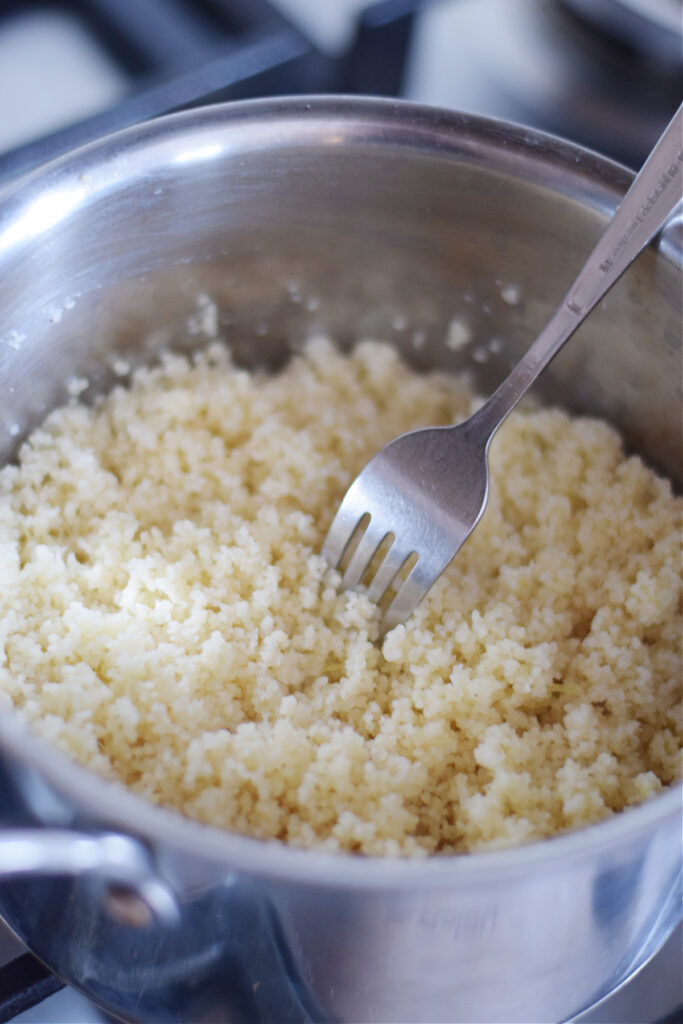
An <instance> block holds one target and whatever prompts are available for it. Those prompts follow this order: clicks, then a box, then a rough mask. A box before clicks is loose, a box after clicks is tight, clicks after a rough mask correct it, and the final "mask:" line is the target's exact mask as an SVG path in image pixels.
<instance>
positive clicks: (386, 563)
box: [368, 541, 410, 603]
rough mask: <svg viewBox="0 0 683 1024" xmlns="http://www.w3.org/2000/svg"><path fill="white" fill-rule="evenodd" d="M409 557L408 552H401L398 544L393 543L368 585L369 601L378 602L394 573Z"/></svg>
mask: <svg viewBox="0 0 683 1024" xmlns="http://www.w3.org/2000/svg"><path fill="white" fill-rule="evenodd" d="M409 557H410V552H406V551H405V550H402V549H401V548H400V546H399V544H398V543H397V542H396V541H394V543H393V544H392V545H391V547H390V548H389V550H388V551H387V553H386V555H385V556H384V560H383V561H382V563H381V564H380V566H379V568H378V569H377V572H376V573H375V575H374V576H373V577H372V579H371V581H370V583H369V584H368V597H369V598H370V600H371V601H375V602H376V603H377V602H378V601H379V599H380V598H381V596H382V594H383V593H384V591H385V590H386V589H387V587H388V586H390V585H391V582H392V580H393V578H394V576H395V575H396V573H397V572H398V571H399V569H400V568H401V566H402V565H403V563H404V562H405V561H406V559H407V558H409Z"/></svg>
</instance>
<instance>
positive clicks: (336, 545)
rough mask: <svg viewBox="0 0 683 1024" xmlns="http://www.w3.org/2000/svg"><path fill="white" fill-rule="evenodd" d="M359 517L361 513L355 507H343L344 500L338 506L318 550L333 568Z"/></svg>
mask: <svg viewBox="0 0 683 1024" xmlns="http://www.w3.org/2000/svg"><path fill="white" fill-rule="evenodd" d="M361 519H362V515H360V514H358V513H357V512H356V511H355V509H350V508H349V507H348V506H346V507H345V505H344V502H342V504H341V505H340V506H339V509H338V510H337V514H336V516H335V517H334V519H333V520H332V524H331V525H330V529H329V531H328V533H327V537H325V540H324V542H323V546H322V548H321V551H320V553H321V555H322V556H323V558H325V559H326V560H327V561H328V562H329V563H330V565H331V566H333V567H334V568H335V569H336V568H337V566H338V565H339V563H340V562H341V560H342V555H343V554H344V552H345V551H346V548H347V546H348V544H349V541H350V540H351V538H352V537H353V534H354V532H355V530H356V527H357V526H358V524H359V522H360V520H361Z"/></svg>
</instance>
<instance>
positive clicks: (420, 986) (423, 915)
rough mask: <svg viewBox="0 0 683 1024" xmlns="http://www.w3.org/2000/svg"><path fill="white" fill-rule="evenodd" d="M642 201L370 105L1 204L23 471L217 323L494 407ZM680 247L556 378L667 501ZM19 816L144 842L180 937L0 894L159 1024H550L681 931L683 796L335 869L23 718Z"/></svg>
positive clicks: (246, 336) (513, 137) (574, 158)
mask: <svg viewBox="0 0 683 1024" xmlns="http://www.w3.org/2000/svg"><path fill="white" fill-rule="evenodd" d="M629 181H630V176H629V174H628V172H626V171H624V170H623V169H621V168H619V167H617V166H615V165H613V164H610V163H609V162H607V161H604V160H602V159H601V158H599V157H596V156H595V155H593V154H590V153H586V152H584V151H581V150H580V149H577V148H575V147H573V146H571V145H567V144H565V143H562V142H559V141H558V140H556V139H552V138H548V137H544V136H541V135H538V134H536V133H533V132H529V131H525V130H523V129H519V128H513V127H511V126H509V125H506V124H503V123H500V122H493V121H485V120H478V119H475V118H468V117H464V116H460V115H457V114H453V113H446V112H442V111H434V110H428V109H425V108H419V107H413V106H410V105H403V104H400V103H393V102H381V101H370V100H367V101H360V100H344V99H318V100H316V99H300V100H272V101H266V102H256V103H247V104H236V105H234V106H230V107H225V108H220V107H217V108H212V109H210V110H207V111H197V112H193V113H191V114H185V115H179V116H177V117H174V118H170V119H167V120H164V121H160V122H157V123H154V124H152V125H146V126H143V127H140V128H136V129H134V130H131V131H127V132H125V133H123V134H122V135H120V136H117V137H113V138H111V139H107V140H104V141H103V142H102V143H100V144H97V145H94V146H92V147H89V148H87V149H85V150H82V151H80V152H78V153H76V154H74V155H73V156H72V157H70V158H67V159H65V160H62V161H59V162H58V163H55V164H53V165H51V166H49V167H47V168H45V169H44V170H42V171H41V172H39V173H37V174H36V175H34V176H33V177H31V178H30V179H27V180H25V181H23V182H21V183H20V184H18V185H17V186H16V188H14V189H13V190H12V191H8V192H6V193H5V194H4V196H3V197H1V198H0V309H1V310H2V319H1V324H2V326H1V327H0V394H1V396H2V397H1V400H0V458H3V459H11V458H12V457H13V456H14V455H15V454H16V452H17V449H18V445H19V444H20V442H21V438H22V436H24V435H25V434H26V433H27V432H28V431H29V430H30V429H31V427H32V426H34V425H35V424H36V423H37V422H39V421H40V420H41V418H42V417H44V415H45V414H46V412H47V411H48V410H49V409H51V408H53V407H54V406H55V404H56V403H58V402H61V401H64V400H68V397H69V393H70V382H71V390H72V391H73V380H74V378H78V380H79V382H80V383H78V388H80V387H81V383H82V382H83V381H87V382H88V387H87V388H86V390H85V391H84V392H83V397H85V399H86V400H91V399H92V398H94V397H95V395H97V394H98V393H99V392H101V391H102V390H103V389H106V388H107V387H109V386H111V384H112V383H113V382H115V381H118V380H120V379H121V377H120V376H118V375H117V374H121V373H122V372H123V371H122V369H121V368H122V366H123V363H124V361H125V362H126V363H127V364H129V365H130V366H134V365H137V364H140V363H143V362H149V360H150V359H153V358H154V357H155V355H156V354H157V353H158V352H159V351H160V350H161V349H164V348H165V349H172V350H178V351H187V350H188V349H189V348H191V347H193V346H195V345H197V344H203V343H204V342H205V341H206V335H205V334H202V324H204V320H205V318H203V317H202V311H203V310H205V309H206V308H207V307H206V302H207V300H211V302H213V303H215V305H216V307H217V310H218V314H217V328H218V331H219V333H220V334H222V335H224V336H225V338H226V339H227V341H228V342H229V344H230V345H231V347H232V350H233V353H234V356H235V359H236V360H238V361H239V362H243V363H245V364H250V365H264V366H273V367H276V366H278V365H281V364H282V362H283V361H284V360H285V359H286V358H287V355H288V352H289V351H290V350H291V349H292V347H295V346H296V344H297V343H298V342H300V341H301V339H302V338H303V337H305V336H306V335H307V333H309V332H313V331H320V330H328V331H330V332H331V333H332V334H333V335H334V336H335V337H336V338H337V339H338V340H339V341H340V343H341V344H349V343H350V342H351V341H352V340H353V339H354V338H358V337H359V336H375V337H377V336H380V337H385V338H387V339H389V340H392V341H393V342H394V343H395V344H396V345H397V347H399V348H400V349H401V351H402V352H404V353H405V355H406V357H407V358H409V359H411V360H412V362H413V363H414V364H415V365H416V366H418V367H442V368H449V369H454V370H457V369H462V368H464V367H467V368H468V369H470V370H471V372H472V374H473V376H474V378H475V381H476V383H477V385H478V386H479V387H481V388H482V389H486V391H491V390H493V389H494V388H495V386H497V384H498V383H499V382H500V380H502V379H503V377H504V376H505V374H506V372H508V371H509V369H510V368H511V366H512V365H514V363H515V362H516V361H517V360H518V359H519V357H520V355H521V353H522V352H523V351H524V349H525V346H526V339H528V338H529V337H531V336H533V335H534V334H535V333H536V332H538V330H539V329H540V327H541V326H542V324H543V323H544V322H545V321H547V319H548V318H549V316H550V313H551V312H552V309H553V308H554V307H555V306H556V305H557V304H558V302H559V300H560V298H561V295H562V292H563V290H564V288H563V282H566V280H567V279H568V278H569V277H570V276H571V272H572V267H574V266H576V265H577V264H578V263H579V262H580V261H581V259H582V257H583V254H584V253H585V251H586V249H587V248H590V245H591V243H592V242H594V241H595V240H596V239H597V238H598V237H599V236H600V234H601V233H602V230H603V229H604V225H605V223H606V221H607V219H608V217H609V216H610V215H611V214H612V212H613V210H614V208H615V206H616V204H617V202H618V200H619V198H620V197H621V195H623V193H624V192H625V191H626V188H627V186H628V184H629ZM677 230H678V229H675V228H673V229H668V230H667V232H666V237H665V238H663V239H662V240H661V241H660V243H659V246H658V248H657V249H655V248H651V249H650V250H648V251H647V252H645V253H644V254H643V256H642V258H641V259H640V260H638V262H637V263H636V264H634V266H633V267H631V268H630V270H629V271H627V273H626V274H625V275H624V277H623V278H622V279H621V281H619V282H618V283H617V285H615V288H614V289H613V291H612V293H611V294H610V297H609V299H608V304H607V306H606V308H601V309H599V310H597V311H596V312H595V314H594V317H592V318H591V323H590V324H589V325H588V326H584V327H582V328H581V329H580V330H579V332H577V336H576V339H575V341H574V343H573V345H572V346H570V347H569V348H568V349H567V350H565V351H564V352H563V353H562V354H561V355H560V356H558V358H557V359H556V360H555V361H554V362H553V364H552V366H551V367H550V368H549V369H548V371H547V373H546V374H544V376H543V378H542V383H540V382H539V385H537V388H538V391H539V394H541V395H543V396H544V397H545V398H547V399H549V400H551V401H559V402H561V404H563V405H565V406H566V407H568V408H571V409H573V410H575V411H583V412H586V411H587V412H592V413H596V414H598V415H601V416H605V417H607V418H608V419H610V420H612V421H613V422H614V423H615V424H616V425H617V426H618V427H619V428H620V430H621V431H622V433H623V434H624V436H625V438H626V443H627V444H628V445H629V446H630V447H631V448H633V449H634V450H637V451H640V452H641V453H642V454H643V455H644V456H645V457H646V458H648V459H649V460H650V461H652V462H653V463H656V464H657V466H658V468H660V469H662V470H663V471H665V472H668V473H669V474H670V475H671V476H672V478H677V474H678V473H679V472H680V440H681V439H680V403H681V394H680V386H681V385H680V381H681V372H680V370H681V337H680V305H679V302H680V285H681V272H680V267H679V264H678V258H679V257H678V253H679V250H680V245H679V238H680V236H679V235H678V234H677ZM512 286H514V294H515V295H516V296H517V297H518V299H517V301H516V302H515V304H514V305H512V306H511V305H510V304H509V297H510V294H511V293H510V291H509V289H510V288H512ZM201 296H203V298H202V297H201ZM506 296H507V297H506ZM453 318H456V319H458V320H462V319H463V318H466V319H467V326H468V331H469V332H470V334H471V336H472V339H473V340H472V342H471V343H470V344H467V345H464V346H462V347H460V348H459V350H458V351H453V350H452V348H449V346H448V345H446V344H444V339H445V338H446V337H447V335H448V325H449V323H451V321H452V320H453ZM209 319H210V318H209ZM188 325H189V329H188ZM205 326H206V325H205ZM503 327H504V331H505V341H504V344H503V345H502V348H501V346H499V345H496V346H493V345H490V344H489V343H490V342H491V340H492V339H495V338H500V337H502V331H503ZM208 333H209V334H212V333H213V332H212V330H211V323H208ZM596 339H599V343H597V341H596ZM481 351H484V352H485V353H486V358H485V359H483V360H482V359H481V357H479V358H476V353H477V352H481ZM123 379H125V376H124V378H123ZM616 685H618V683H616ZM0 823H1V824H2V826H3V827H5V828H13V829H21V828H30V829H31V830H33V829H36V828H43V829H45V840H46V841H47V840H49V836H50V832H51V830H52V829H59V830H63V829H65V828H66V829H73V830H74V831H76V832H78V833H80V834H84V833H87V834H92V835H95V836H97V835H101V834H102V833H111V832H115V833H118V834H120V835H122V836H125V837H129V838H130V839H132V840H133V841H134V842H136V843H140V844H141V845H142V847H143V848H144V849H145V851H146V852H147V855H148V856H149V863H150V864H151V865H152V866H153V868H154V870H155V872H156V877H157V878H158V879H159V881H160V882H161V883H162V884H163V885H164V886H166V887H168V889H169V890H170V891H171V892H172V893H173V896H174V899H175V902H176V904H177V906H178V911H179V915H180V918H179V923H177V924H171V923H169V922H162V921H160V920H158V919H156V918H154V919H150V920H149V922H148V924H147V925H146V926H142V927H141V926H140V924H141V921H142V918H141V917H139V916H136V915H135V914H134V913H133V914H132V916H131V917H129V918H128V919H126V913H125V910H126V903H125V900H124V901H123V905H122V904H121V901H119V903H118V905H114V906H113V907H112V905H111V903H110V902H107V899H106V890H105V889H104V888H103V886H102V881H101V878H102V876H101V874H100V875H99V876H96V875H94V874H93V872H92V871H89V872H85V873H83V874H77V875H71V876H70V877H65V876H63V875H57V873H50V874H47V875H46V876H45V877H44V878H41V879H37V878H35V877H32V878H25V879H18V878H16V877H15V878H13V879H12V880H7V881H5V882H4V883H3V884H2V885H0V914H2V916H3V917H4V918H5V919H6V920H7V921H8V922H9V924H10V925H11V927H12V928H13V929H14V930H15V931H16V933H17V934H18V935H19V937H20V938H21V939H22V940H23V941H24V942H26V943H27V945H28V946H29V948H31V949H32V950H33V951H34V952H35V953H36V954H37V955H38V956H40V957H41V958H42V959H43V960H44V961H45V962H46V963H48V964H49V965H50V966H51V967H52V968H53V969H54V970H56V971H57V972H58V973H59V974H60V975H61V976H62V977H64V978H65V979H66V980H68V981H70V982H71V983H72V984H74V985H76V986H77V987H78V988H80V989H81V990H82V991H84V992H86V993H87V994H88V995H89V996H90V997H91V998H92V999H93V1000H95V1001H96V1002H97V1003H99V1004H102V1005H105V1006H108V1007H109V1008H110V1009H112V1010H114V1011H115V1012H116V1013H118V1014H119V1015H120V1016H121V1017H123V1018H124V1019H125V1018H130V1019H134V1020H138V1021H152V1020H160V1019H163V1020H170V1019H173V1020H188V1021H189V1020H191V1021H193V1022H201V1021H209V1020H216V1019H220V1020H232V1019H236V1020H245V1019H261V1020H277V1021H282V1020H292V1021H294V1020H311V1019H313V1020H316V1021H323V1020H339V1021H371V1020H372V1021H388V1020H391V1021H396V1022H398V1021H417V1020H430V1021H435V1022H436V1021H449V1022H456V1021H467V1022H475V1021H487V1022H491V1021H496V1020H499V1021H506V1022H512V1021H551V1020H555V1021H558V1020H563V1019H565V1018H568V1017H571V1016H572V1015H575V1014H577V1013H579V1012H580V1011H581V1010H582V1009H584V1008H585V1007H587V1006H589V1005H591V1004H593V1003H594V1002H596V1001H597V1000H598V999H600V998H601V997H602V996H603V995H605V994H606V993H607V992H609V991H611V990H612V989H613V988H615V987H616V986H618V985H619V984H620V983H621V982H622V981H623V980H624V979H625V978H626V977H628V976H629V975H630V974H631V972H632V971H633V970H635V969H637V967H638V966H639V965H640V964H642V963H643V962H644V961H645V960H646V959H647V958H648V957H649V956H650V955H651V954H652V953H654V952H655V951H656V950H657V949H658V948H659V946H660V945H661V944H662V943H663V942H664V940H665V939H666V937H667V935H668V934H669V933H670V932H671V930H672V929H673V927H674V926H675V924H676V922H677V920H679V918H680V915H681V906H680V872H681V797H680V790H679V789H673V790H671V791H669V792H666V793H664V794H663V795H662V796H660V797H657V798H656V799H654V800H652V801H650V802H648V803H646V804H645V805H643V806H641V807H639V808H636V809H634V810H630V811H628V812H625V813H623V814H621V815H619V816H616V817H615V818H613V819H611V820H608V821H605V822H603V823H601V824H599V825H597V826H594V827H592V828H590V829H586V830H583V831H581V832H577V833H574V834H571V835H567V836H561V837H559V838H556V839H553V840H551V841H547V842H543V843H535V844H531V845H529V846H527V847H524V848H520V849H514V850H508V851H498V852H489V853H481V854H474V855H470V856H458V857H434V858H429V859H427V860H420V861H406V860H400V859H395V860H393V859H375V858H361V857H354V856H334V855H331V854H322V853H316V852H311V851H301V850H296V849H292V848H288V847H285V846H283V845H281V844H279V843H277V842H260V841H257V840H252V839H249V838H246V837H242V836H238V835H234V834H231V833H228V832H225V831H221V830H218V829H212V828H208V827H205V826H202V825H199V824H197V823H195V822H191V821H188V820H185V819H183V818H182V817H180V816H179V815H177V814H173V813H171V812H168V811H165V810H163V809H161V808H156V807H152V806H150V805H149V804H147V803H146V802H145V801H143V800H141V799H139V798H137V797H135V796H134V795H133V794H131V793H129V792H127V791H125V790H124V789H123V788H122V787H120V786H116V785H114V784H112V783H109V782H106V781H104V780H102V779H100V778H98V777H95V776H94V775H92V774H90V773H88V772H86V771H84V770H83V769H81V768H80V767H78V766H76V765H74V764H72V763H70V762H69V761H67V760H66V759H65V758H64V757H63V756H62V755H60V754H59V753H58V752H57V751H55V750H53V749H51V748H49V747H48V746H47V745H45V744H43V743H41V742H39V741H38V740H36V739H35V738H33V737H32V736H30V735H29V734H28V733H27V731H26V729H25V727H24V726H23V725H22V723H21V722H20V721H19V720H18V718H17V716H16V715H14V714H12V713H11V712H10V710H9V709H7V708H4V707H3V711H2V715H0ZM15 838H16V836H15ZM128 909H129V910H132V909H134V908H131V907H129V908H128ZM112 911H113V912H112Z"/></svg>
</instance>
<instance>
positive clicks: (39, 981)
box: [0, 953, 64, 1024]
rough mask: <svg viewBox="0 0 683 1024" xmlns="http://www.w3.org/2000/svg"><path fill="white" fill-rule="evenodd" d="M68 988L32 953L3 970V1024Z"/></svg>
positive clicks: (0, 994)
mask: <svg viewBox="0 0 683 1024" xmlns="http://www.w3.org/2000/svg"><path fill="white" fill-rule="evenodd" d="M62 988H64V984H63V983H62V982H61V981H60V980H59V979H58V978H56V977H55V976H54V975H53V974H51V973H50V972H49V971H48V970H47V968H46V967H43V965H42V964H41V963H39V962H38V960H36V959H35V957H32V956H31V954H30V953H25V954H24V955H23V956H19V957H17V958H16V959H15V960H10V962H9V963H8V964H5V966H4V967H0V1024H5V1022H6V1021H9V1020H12V1019H13V1018H14V1017H16V1016H17V1015H18V1014H20V1013H23V1012H24V1010H29V1009H30V1008H31V1007H32V1006H35V1005H36V1004H37V1003H42V1001H43V999H47V997H48V996H52V995H54V994H55V992H59V990H60V989H62Z"/></svg>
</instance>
